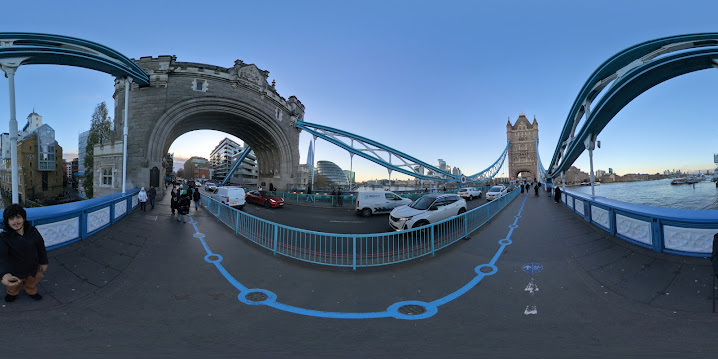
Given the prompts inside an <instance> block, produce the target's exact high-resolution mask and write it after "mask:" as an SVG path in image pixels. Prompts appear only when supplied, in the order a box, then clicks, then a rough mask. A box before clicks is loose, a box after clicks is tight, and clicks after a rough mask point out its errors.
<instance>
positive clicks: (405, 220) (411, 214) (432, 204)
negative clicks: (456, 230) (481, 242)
mask: <svg viewBox="0 0 718 359" xmlns="http://www.w3.org/2000/svg"><path fill="white" fill-rule="evenodd" d="M464 212H466V201H465V200H464V199H463V198H461V197H459V196H458V195H455V194H427V195H425V196H423V197H421V198H419V199H417V200H416V201H414V202H412V203H411V204H409V205H406V206H401V207H397V208H394V210H393V211H391V213H390V214H389V225H391V228H393V229H394V230H397V231H401V230H405V229H409V228H416V227H421V226H425V225H427V224H430V223H436V222H440V221H443V220H445V219H447V218H451V217H453V216H456V215H459V214H462V213H464Z"/></svg>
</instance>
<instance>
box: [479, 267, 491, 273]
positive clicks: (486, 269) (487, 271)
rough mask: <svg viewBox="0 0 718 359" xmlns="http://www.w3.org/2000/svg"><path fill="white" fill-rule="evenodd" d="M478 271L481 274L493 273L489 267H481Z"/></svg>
mask: <svg viewBox="0 0 718 359" xmlns="http://www.w3.org/2000/svg"><path fill="white" fill-rule="evenodd" d="M480 271H481V273H491V272H493V271H494V269H493V268H491V267H481V269H480Z"/></svg>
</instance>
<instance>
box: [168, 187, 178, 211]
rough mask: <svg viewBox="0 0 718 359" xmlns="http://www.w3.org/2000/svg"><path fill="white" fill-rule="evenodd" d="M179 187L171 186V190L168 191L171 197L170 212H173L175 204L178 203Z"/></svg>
mask: <svg viewBox="0 0 718 359" xmlns="http://www.w3.org/2000/svg"><path fill="white" fill-rule="evenodd" d="M179 193H180V190H179V188H177V187H176V186H175V187H172V192H170V195H171V196H172V198H170V208H171V209H172V214H175V210H176V209H177V206H178V205H179Z"/></svg>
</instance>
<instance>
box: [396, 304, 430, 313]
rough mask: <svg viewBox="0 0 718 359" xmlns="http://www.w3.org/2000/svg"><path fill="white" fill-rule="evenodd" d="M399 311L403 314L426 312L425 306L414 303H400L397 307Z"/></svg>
mask: <svg viewBox="0 0 718 359" xmlns="http://www.w3.org/2000/svg"><path fill="white" fill-rule="evenodd" d="M399 313H401V314H404V315H419V314H424V313H426V308H424V307H422V306H420V305H414V304H409V305H402V306H401V307H400V308H399Z"/></svg>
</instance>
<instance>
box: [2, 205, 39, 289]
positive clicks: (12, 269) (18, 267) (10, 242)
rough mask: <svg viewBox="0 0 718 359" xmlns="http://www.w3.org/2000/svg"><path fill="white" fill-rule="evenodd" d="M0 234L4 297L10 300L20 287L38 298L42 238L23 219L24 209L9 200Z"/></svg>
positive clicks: (25, 217) (25, 215) (24, 216)
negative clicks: (5, 290)
mask: <svg viewBox="0 0 718 359" xmlns="http://www.w3.org/2000/svg"><path fill="white" fill-rule="evenodd" d="M3 230H4V231H3V232H2V233H1V234H0V275H2V284H4V285H5V287H7V294H6V295H5V301H6V302H8V303H10V302H14V301H15V299H16V298H17V296H18V295H19V294H20V287H21V286H22V288H23V289H24V290H25V293H26V294H27V295H29V296H30V297H31V298H32V299H35V300H40V299H42V296H41V295H40V293H38V292H37V283H38V282H40V280H41V279H42V275H43V273H44V272H46V271H47V263H48V261H47V251H46V250H45V240H44V239H43V238H42V235H41V234H40V232H39V231H38V230H37V228H35V227H33V226H32V225H30V222H28V221H27V213H26V212H25V209H24V208H22V206H20V205H19V204H11V205H9V206H8V207H7V208H5V211H4V212H3Z"/></svg>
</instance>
